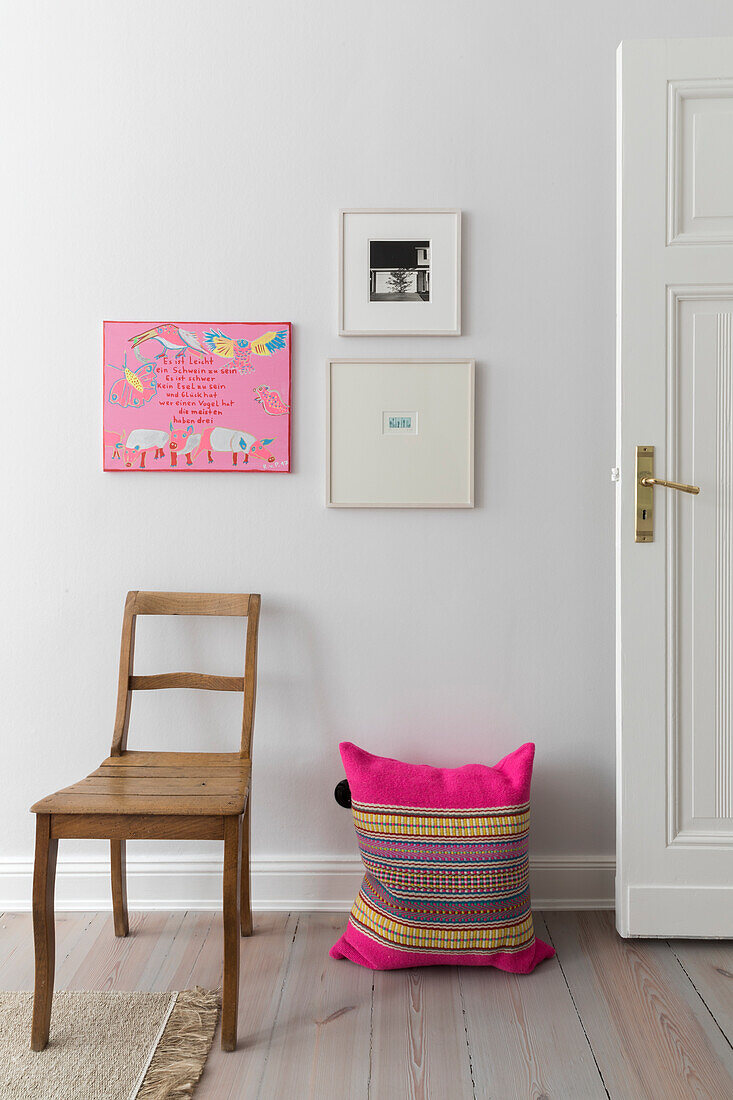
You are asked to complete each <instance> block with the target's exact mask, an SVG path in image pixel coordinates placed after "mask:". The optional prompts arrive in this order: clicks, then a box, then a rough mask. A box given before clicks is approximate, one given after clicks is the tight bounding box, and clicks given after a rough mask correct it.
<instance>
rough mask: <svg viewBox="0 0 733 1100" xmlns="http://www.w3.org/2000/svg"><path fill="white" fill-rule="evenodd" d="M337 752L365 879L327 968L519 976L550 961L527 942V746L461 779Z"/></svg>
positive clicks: (531, 937)
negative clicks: (336, 964)
mask: <svg viewBox="0 0 733 1100" xmlns="http://www.w3.org/2000/svg"><path fill="white" fill-rule="evenodd" d="M339 748H340V750H341V759H342V760H343V762H344V768H345V769H346V776H347V778H348V780H349V786H350V788H351V800H352V812H353V815H354V825H355V826H356V835H357V837H358V840H359V850H360V852H361V858H362V860H363V862H364V867H365V870H366V874H365V875H364V881H363V882H362V885H361V889H360V891H359V896H358V897H357V899H356V901H355V902H354V905H353V907H352V910H351V914H350V916H349V922H348V925H347V927H346V931H345V932H344V934H343V936H342V937H341V939H340V940H339V941H338V943H336V944H334V946H333V947H332V948H331V955H332V957H333V958H334V959H344V958H345V959H351V961H352V962H355V963H359V964H360V965H361V966H366V967H369V968H370V969H372V970H394V969H397V968H399V967H405V966H430V965H435V964H439V963H445V964H449V965H454V966H455V965H461V966H496V967H499V969H501V970H510V971H512V972H514V973H517V974H527V973H529V971H530V970H534V968H535V966H536V965H537V963H539V962H542V960H543V959H547V958H549V957H550V956H551V955H554V953H555V952H554V950H553V948H552V947H550V946H549V944H546V943H543V941H542V940H538V939H536V938H535V934H534V924H533V922H532V909H531V907H530V897H529V864H528V856H527V841H528V834H529V787H530V782H531V779H532V761H533V759H534V745H532V744H527V745H522V746H521V748H519V749H517V750H516V752H513V753H511V754H510V755H509V756H506V757H505V758H504V759H503V760H501V761H500V762H499V763H498V764H496V765H495V766H494V767H487V766H486V765H484V764H468V765H467V766H466V767H464V768H433V767H430V766H429V765H427V764H404V763H401V762H400V761H399V760H388V759H386V758H384V757H381V756H372V754H371V753H369V752H365V751H364V750H363V749H360V748H357V746H356V745H352V744H349V743H348V742H344V743H343V744H341V745H340V746H339Z"/></svg>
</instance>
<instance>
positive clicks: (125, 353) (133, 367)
mask: <svg viewBox="0 0 733 1100" xmlns="http://www.w3.org/2000/svg"><path fill="white" fill-rule="evenodd" d="M290 330H291V326H290V323H289V322H288V321H277V322H273V321H268V322H261V323H257V324H255V323H253V322H218V321H206V322H200V321H185V322H184V321H181V322H178V321H164V322H152V323H151V322H150V321H105V322H104V387H103V401H104V413H103V436H104V439H103V448H104V460H103V468H104V469H105V470H113V471H116V470H120V471H127V472H131V471H140V470H147V471H150V470H153V471H155V470H166V471H176V472H177V473H189V472H191V471H195V470H212V471H219V470H229V471H235V472H236V471H239V472H240V473H241V472H245V471H255V470H260V471H265V472H267V473H286V472H287V471H289V469H290V334H291V333H290Z"/></svg>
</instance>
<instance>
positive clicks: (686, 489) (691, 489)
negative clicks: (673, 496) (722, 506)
mask: <svg viewBox="0 0 733 1100" xmlns="http://www.w3.org/2000/svg"><path fill="white" fill-rule="evenodd" d="M639 484H640V485H648V486H652V485H662V486H664V488H665V489H677V490H679V492H680V493H692V494H693V495H694V496H697V494H698V493H699V492H700V486H699V485H682V484H681V483H680V482H679V481H665V480H664V478H662V477H640V478H639Z"/></svg>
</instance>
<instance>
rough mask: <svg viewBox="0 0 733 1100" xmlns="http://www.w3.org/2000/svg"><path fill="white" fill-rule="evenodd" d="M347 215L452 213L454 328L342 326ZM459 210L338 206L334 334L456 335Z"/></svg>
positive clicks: (458, 323)
mask: <svg viewBox="0 0 733 1100" xmlns="http://www.w3.org/2000/svg"><path fill="white" fill-rule="evenodd" d="M347 214H453V215H454V216H455V218H456V253H455V262H456V287H455V294H456V303H455V316H456V324H455V328H448V329H431V330H429V331H427V332H426V331H425V329H353V328H349V329H347V328H346V327H345V305H346V303H345V300H344V295H345V286H346V282H345V277H346V272H345V270H344V261H345V249H344V238H345V218H346V215H347ZM461 220H462V219H461V209H460V208H459V207H452V206H445V207H440V206H436V207H424V208H423V207H397V206H390V207H388V206H385V207H342V208H341V209H340V210H339V267H338V270H339V276H338V278H339V287H338V334H339V336H460V335H461V298H462V293H463V292H462V281H461V236H462V225H461Z"/></svg>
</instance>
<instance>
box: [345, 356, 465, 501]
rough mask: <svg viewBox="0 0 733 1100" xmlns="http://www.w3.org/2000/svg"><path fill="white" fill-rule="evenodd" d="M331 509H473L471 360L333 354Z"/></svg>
mask: <svg viewBox="0 0 733 1100" xmlns="http://www.w3.org/2000/svg"><path fill="white" fill-rule="evenodd" d="M326 381H327V394H328V410H327V428H328V445H327V455H326V503H327V505H328V506H329V507H330V508H473V438H474V427H473V421H474V361H473V359H329V360H328V363H327V372H326Z"/></svg>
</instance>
